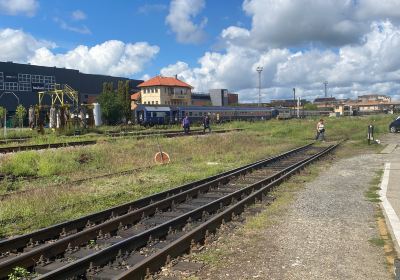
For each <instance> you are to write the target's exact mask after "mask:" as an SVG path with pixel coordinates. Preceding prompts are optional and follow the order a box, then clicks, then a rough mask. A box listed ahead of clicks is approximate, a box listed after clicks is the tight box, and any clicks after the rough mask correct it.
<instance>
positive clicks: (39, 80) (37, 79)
mask: <svg viewBox="0 0 400 280" xmlns="http://www.w3.org/2000/svg"><path fill="white" fill-rule="evenodd" d="M32 83H44V78H43V76H42V75H32Z"/></svg>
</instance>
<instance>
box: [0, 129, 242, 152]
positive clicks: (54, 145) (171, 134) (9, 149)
mask: <svg viewBox="0 0 400 280" xmlns="http://www.w3.org/2000/svg"><path fill="white" fill-rule="evenodd" d="M239 130H242V129H240V128H236V129H222V130H216V131H213V133H227V132H233V131H239ZM203 134H205V133H203V131H198V130H196V131H194V132H192V133H189V134H185V133H184V132H168V131H166V132H162V133H154V134H153V133H149V134H134V135H122V136H131V137H134V138H137V139H143V138H149V137H158V136H164V137H167V138H170V137H179V136H194V135H203ZM94 144H97V140H85V141H71V142H58V143H48V144H35V145H18V146H8V147H0V154H8V153H15V152H21V151H30V150H45V149H51V148H64V147H70V146H86V145H94Z"/></svg>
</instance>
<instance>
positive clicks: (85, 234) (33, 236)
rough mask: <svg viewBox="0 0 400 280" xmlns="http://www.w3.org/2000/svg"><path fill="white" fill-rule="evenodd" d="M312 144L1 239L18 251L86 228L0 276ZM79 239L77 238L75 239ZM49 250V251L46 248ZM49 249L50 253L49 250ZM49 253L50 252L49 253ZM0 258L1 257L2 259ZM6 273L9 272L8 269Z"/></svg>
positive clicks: (20, 259) (1, 266)
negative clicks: (122, 203)
mask: <svg viewBox="0 0 400 280" xmlns="http://www.w3.org/2000/svg"><path fill="white" fill-rule="evenodd" d="M311 145H312V144H308V145H305V146H302V147H300V148H297V149H293V150H291V151H289V152H286V153H282V154H280V155H278V156H275V157H271V158H267V159H264V160H260V161H257V162H256V163H252V164H248V165H246V166H245V167H244V168H243V167H241V168H236V169H233V170H230V171H227V172H224V173H221V174H218V175H215V176H212V177H210V178H206V179H203V180H199V181H196V182H193V183H189V184H186V185H183V186H181V187H177V188H175V189H172V190H169V191H164V192H162V193H158V194H155V195H152V196H148V197H146V198H143V199H140V200H137V201H134V202H131V203H126V204H124V205H121V206H117V207H114V208H110V209H107V210H104V211H101V212H98V213H95V214H92V215H88V216H85V217H82V218H80V219H77V220H74V221H71V222H65V223H61V224H58V225H55V226H52V227H50V228H45V229H42V230H39V231H36V232H33V233H30V234H25V235H23V236H19V237H14V238H11V239H8V240H4V241H1V242H0V248H1V251H0V252H7V251H10V250H15V249H16V248H17V249H18V248H23V247H26V245H27V244H28V243H29V242H32V241H33V242H35V241H37V240H49V239H50V240H51V239H52V238H55V237H59V236H60V235H61V233H62V232H67V233H68V232H69V231H71V230H74V229H77V228H78V229H80V228H83V230H82V231H80V232H78V233H75V234H72V235H69V236H68V235H67V236H66V237H64V238H62V239H60V240H58V241H55V242H54V243H51V244H42V245H41V246H39V248H37V249H35V248H33V250H31V251H30V252H28V253H22V254H21V255H19V256H16V257H15V258H13V259H11V260H8V261H5V262H1V263H0V277H4V274H2V272H3V271H9V269H11V268H12V267H14V266H17V265H19V266H26V267H29V266H32V265H34V264H35V260H36V261H37V260H38V258H39V257H40V256H42V255H44V256H45V257H51V256H54V255H55V254H58V253H61V252H63V250H65V249H66V248H67V246H68V243H71V244H82V242H85V241H87V240H90V239H91V238H95V237H96V236H97V233H98V231H99V230H100V229H103V231H104V230H105V232H108V231H111V230H114V229H115V228H116V227H118V226H119V223H121V222H125V223H127V222H130V223H131V222H132V219H134V220H139V219H140V218H141V217H142V215H143V213H145V214H146V215H151V214H153V213H154V212H155V211H156V210H157V208H158V209H165V208H168V207H170V204H171V202H172V201H173V200H175V202H178V201H184V200H185V199H186V196H187V195H194V194H196V192H197V191H198V190H201V189H206V188H209V187H210V185H211V186H215V185H218V184H219V183H221V182H223V181H227V180H229V179H230V178H231V177H235V176H239V175H241V174H243V173H245V172H249V171H251V170H252V169H254V168H256V167H257V166H258V165H267V164H270V163H273V162H276V161H278V160H279V159H282V158H285V157H288V156H290V155H292V154H295V153H297V152H300V151H302V150H304V149H307V148H308V147H310V146H311ZM153 201H158V202H156V203H154V204H153V205H150V203H152V202H153ZM134 208H139V209H138V210H135V211H132V209H134ZM119 214H121V216H117V217H116V218H113V219H110V217H111V216H115V215H119ZM103 220H108V221H106V222H105V223H103V224H100V225H96V226H94V227H90V228H85V226H86V225H87V224H88V222H89V223H91V224H92V225H93V224H94V221H96V222H99V221H100V222H101V221H103ZM75 238H78V239H75ZM55 245H59V246H60V247H59V248H58V249H57V250H56V249H54V247H55ZM46 250H47V251H46ZM46 252H47V253H46ZM46 254H47V255H46ZM0 261H1V259H0ZM5 273H7V272H5Z"/></svg>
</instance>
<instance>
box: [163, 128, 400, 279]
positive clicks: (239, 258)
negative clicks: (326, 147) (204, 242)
mask: <svg viewBox="0 0 400 280" xmlns="http://www.w3.org/2000/svg"><path fill="white" fill-rule="evenodd" d="M397 136H398V137H397ZM399 138H400V135H396V136H393V135H390V136H388V137H385V139H382V142H383V143H384V144H387V143H392V142H393V141H395V142H396V141H397V142H398V141H399ZM387 156H388V155H382V154H379V153H368V154H358V155H355V156H352V157H349V158H341V159H337V160H335V161H330V162H329V164H326V163H322V164H325V166H324V167H323V168H320V172H319V174H318V176H317V177H316V178H315V179H313V180H311V181H310V182H307V183H305V186H303V187H300V188H295V189H292V190H287V191H289V192H292V193H293V199H292V201H291V202H290V203H288V205H286V206H282V208H281V209H280V211H278V214H277V215H273V216H271V215H266V216H265V217H266V218H265V220H264V221H263V223H264V225H262V226H261V227H260V228H258V229H257V230H245V228H246V226H244V228H240V229H234V230H228V231H227V232H228V233H226V234H222V235H221V236H220V237H219V240H218V241H216V242H214V244H213V245H211V247H209V248H208V249H206V250H210V251H211V252H212V253H211V255H210V256H211V257H210V258H211V259H212V258H216V259H214V260H211V262H209V263H208V264H206V265H205V266H204V267H203V268H202V269H200V270H199V271H198V272H197V273H195V274H191V276H187V275H186V276H184V274H176V273H173V274H175V275H176V276H175V277H172V278H170V277H168V278H163V277H161V279H229V280H232V279H299V280H300V279H376V280H379V279H382V280H383V279H394V276H393V272H392V271H391V270H392V267H390V266H388V263H387V261H386V258H385V251H384V249H383V247H382V246H383V245H379V241H380V240H381V236H380V234H379V230H378V228H377V215H379V212H378V211H377V208H378V207H377V205H378V204H377V203H373V202H370V201H369V200H368V199H367V198H366V192H367V191H368V189H369V188H370V186H371V182H373V180H374V178H375V180H376V178H377V176H379V173H378V172H379V171H380V170H382V167H383V162H384V161H385V157H387ZM276 202H277V203H279V198H278V199H277V200H276ZM274 203H275V202H274ZM268 207H270V206H268ZM268 207H267V208H268ZM265 211H268V210H265ZM260 216H261V217H263V213H261V214H260ZM243 229H244V230H243ZM206 248H207V246H206ZM203 251H204V249H203ZM206 254H209V253H207V252H206ZM195 258H196V257H194V258H193V257H192V258H189V259H191V260H192V261H193V259H195Z"/></svg>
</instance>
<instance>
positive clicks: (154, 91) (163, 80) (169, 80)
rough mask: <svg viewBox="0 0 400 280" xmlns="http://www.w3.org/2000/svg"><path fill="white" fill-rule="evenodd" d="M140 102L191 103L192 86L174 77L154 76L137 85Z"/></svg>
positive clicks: (152, 103) (153, 103) (159, 103)
mask: <svg viewBox="0 0 400 280" xmlns="http://www.w3.org/2000/svg"><path fill="white" fill-rule="evenodd" d="M138 87H139V88H140V96H141V103H142V104H151V105H161V104H163V105H191V104H192V98H191V97H192V88H193V87H192V86H191V85H189V84H187V83H185V82H183V81H181V80H179V79H178V77H177V76H175V77H163V76H156V77H153V78H151V79H150V80H147V81H145V82H143V83H141V84H139V85H138Z"/></svg>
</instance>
